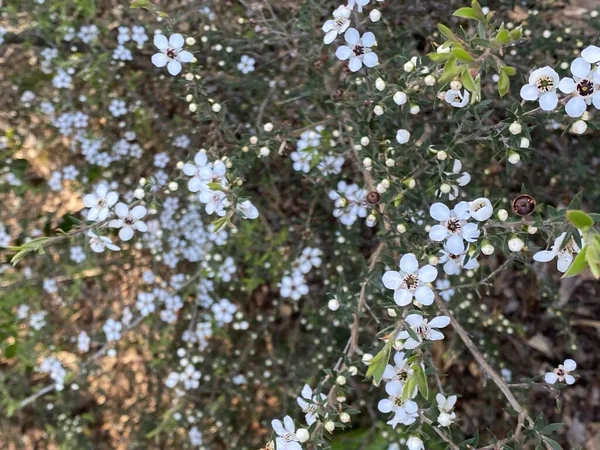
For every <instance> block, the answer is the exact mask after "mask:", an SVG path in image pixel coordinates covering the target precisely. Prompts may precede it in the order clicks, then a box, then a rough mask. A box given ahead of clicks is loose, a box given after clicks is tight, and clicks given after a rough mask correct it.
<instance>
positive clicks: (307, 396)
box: [296, 384, 327, 427]
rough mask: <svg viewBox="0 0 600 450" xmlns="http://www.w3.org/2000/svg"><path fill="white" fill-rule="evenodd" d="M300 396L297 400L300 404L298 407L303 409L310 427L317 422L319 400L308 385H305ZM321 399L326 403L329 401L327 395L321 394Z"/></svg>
mask: <svg viewBox="0 0 600 450" xmlns="http://www.w3.org/2000/svg"><path fill="white" fill-rule="evenodd" d="M300 395H301V396H300V397H298V398H296V401H297V402H298V406H300V408H301V409H302V412H303V413H304V414H305V418H306V424H307V425H308V426H309V427H310V426H311V425H312V424H313V423H315V422H316V421H317V417H318V414H317V405H316V403H317V402H318V401H319V399H318V398H317V396H316V395H313V391H312V389H311V388H310V386H309V385H308V384H305V385H304V387H303V388H302V392H301V393H300ZM320 398H321V401H324V400H326V399H327V396H326V395H325V394H321V395H320ZM307 400H308V401H307Z"/></svg>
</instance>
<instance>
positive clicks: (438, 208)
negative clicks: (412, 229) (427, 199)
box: [429, 202, 450, 222]
mask: <svg viewBox="0 0 600 450" xmlns="http://www.w3.org/2000/svg"><path fill="white" fill-rule="evenodd" d="M429 215H430V216H431V217H433V218H434V219H435V220H437V221H438V222H443V221H445V220H448V219H449V218H450V208H448V207H447V206H446V205H444V204H443V203H439V202H438V203H434V204H433V205H431V206H430V207H429Z"/></svg>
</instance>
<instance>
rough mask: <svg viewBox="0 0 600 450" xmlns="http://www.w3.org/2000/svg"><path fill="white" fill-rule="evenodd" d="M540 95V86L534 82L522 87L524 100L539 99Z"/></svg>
mask: <svg viewBox="0 0 600 450" xmlns="http://www.w3.org/2000/svg"><path fill="white" fill-rule="evenodd" d="M538 95H539V91H538V88H537V87H536V86H534V85H533V84H526V85H524V86H523V87H522V88H521V98H522V99H523V100H529V101H533V100H537V98H538Z"/></svg>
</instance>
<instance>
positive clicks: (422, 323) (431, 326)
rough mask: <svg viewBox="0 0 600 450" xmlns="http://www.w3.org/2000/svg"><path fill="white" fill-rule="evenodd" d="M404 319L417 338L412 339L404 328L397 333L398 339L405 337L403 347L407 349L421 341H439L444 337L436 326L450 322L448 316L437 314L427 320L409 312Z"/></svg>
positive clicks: (440, 326) (446, 324) (442, 325)
mask: <svg viewBox="0 0 600 450" xmlns="http://www.w3.org/2000/svg"><path fill="white" fill-rule="evenodd" d="M404 320H405V322H406V323H407V324H408V325H410V327H411V328H412V330H413V331H414V332H415V334H416V335H417V338H418V340H415V339H413V338H412V337H411V336H410V334H409V333H408V331H406V330H403V331H401V332H400V333H398V338H399V339H406V340H405V341H404V348H405V349H407V350H412V349H413V348H417V347H418V346H419V345H421V344H422V343H423V341H441V340H442V339H444V335H443V334H442V333H441V332H440V331H438V330H437V328H444V327H446V326H448V324H449V323H450V317H448V316H437V317H435V318H433V319H432V320H431V321H428V320H427V319H425V318H424V317H423V316H421V315H419V314H409V315H408V316H406V318H405V319H404Z"/></svg>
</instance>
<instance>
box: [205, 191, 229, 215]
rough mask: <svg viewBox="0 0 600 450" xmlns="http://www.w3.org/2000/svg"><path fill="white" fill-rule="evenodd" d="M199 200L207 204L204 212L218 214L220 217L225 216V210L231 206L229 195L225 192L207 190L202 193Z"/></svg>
mask: <svg viewBox="0 0 600 450" xmlns="http://www.w3.org/2000/svg"><path fill="white" fill-rule="evenodd" d="M199 199H200V201H201V202H202V203H205V204H206V206H205V208H204V210H205V211H206V213H207V214H213V213H217V215H218V216H220V217H223V216H224V215H225V213H226V211H225V208H227V207H228V206H229V205H230V202H229V200H228V199H227V195H226V194H225V192H223V191H211V190H210V189H209V190H205V191H202V192H200V196H199Z"/></svg>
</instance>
